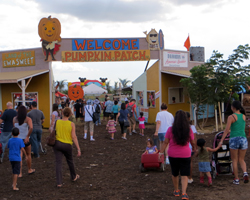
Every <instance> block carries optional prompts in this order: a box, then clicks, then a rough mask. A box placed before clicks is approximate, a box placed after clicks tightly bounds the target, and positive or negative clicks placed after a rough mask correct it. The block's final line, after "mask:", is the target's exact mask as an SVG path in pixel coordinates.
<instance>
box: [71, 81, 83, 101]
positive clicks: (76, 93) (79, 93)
mask: <svg viewBox="0 0 250 200" xmlns="http://www.w3.org/2000/svg"><path fill="white" fill-rule="evenodd" d="M83 95H84V92H83V89H82V88H81V86H80V85H76V84H74V85H71V86H69V90H68V96H69V98H70V99H71V100H74V101H76V100H78V99H82V98H83Z"/></svg>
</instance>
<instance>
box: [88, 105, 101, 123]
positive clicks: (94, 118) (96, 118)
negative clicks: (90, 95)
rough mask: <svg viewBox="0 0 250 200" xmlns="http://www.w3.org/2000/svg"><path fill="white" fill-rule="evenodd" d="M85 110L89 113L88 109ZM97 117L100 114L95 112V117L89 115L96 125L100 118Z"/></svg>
mask: <svg viewBox="0 0 250 200" xmlns="http://www.w3.org/2000/svg"><path fill="white" fill-rule="evenodd" d="M92 108H93V107H92ZM85 110H87V112H88V113H89V111H88V109H86V108H85ZM97 115H98V113H95V112H93V115H91V114H90V113H89V116H90V117H91V118H92V120H93V122H94V123H96V121H97V120H98V116H97Z"/></svg>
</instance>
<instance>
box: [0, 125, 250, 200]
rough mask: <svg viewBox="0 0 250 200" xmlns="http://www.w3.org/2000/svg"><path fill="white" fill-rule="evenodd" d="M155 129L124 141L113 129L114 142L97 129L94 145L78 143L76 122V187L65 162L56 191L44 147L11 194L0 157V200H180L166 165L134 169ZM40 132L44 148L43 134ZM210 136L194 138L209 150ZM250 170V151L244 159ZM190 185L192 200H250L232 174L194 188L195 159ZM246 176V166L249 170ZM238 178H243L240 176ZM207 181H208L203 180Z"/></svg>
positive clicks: (80, 135) (7, 168) (7, 170)
mask: <svg viewBox="0 0 250 200" xmlns="http://www.w3.org/2000/svg"><path fill="white" fill-rule="evenodd" d="M154 128H155V127H154V126H153V125H147V126H146V129H145V137H142V136H139V135H138V134H134V135H132V136H128V140H127V141H125V140H122V139H121V133H120V129H119V128H118V129H117V133H116V135H115V140H113V141H112V140H110V139H109V135H108V133H107V132H106V131H105V126H104V125H101V126H96V127H95V133H94V138H95V139H96V141H95V142H90V141H89V138H88V140H83V124H81V123H80V122H78V123H77V129H76V130H77V135H78V140H79V143H80V147H81V149H82V156H81V157H76V155H77V151H76V148H75V147H74V155H75V156H74V162H75V166H76V172H77V173H78V174H79V175H80V179H79V180H78V181H77V182H71V180H70V175H69V170H68V167H67V163H66V161H64V162H63V182H64V185H63V188H60V189H58V188H56V182H55V165H54V153H53V151H52V148H51V147H46V148H47V150H48V152H47V155H43V154H41V157H40V158H39V159H33V160H32V161H33V168H35V169H36V173H35V174H33V175H28V174H27V166H26V163H24V170H23V177H22V178H19V179H18V187H19V188H20V191H12V188H11V185H12V179H11V165H10V163H9V161H8V158H7V156H5V159H4V162H3V163H2V164H1V165H0V200H10V199H13V200H19V199H25V200H27V199H41V200H44V199H47V200H52V199H53V200H54V199H60V200H64V199H65V200H66V199H84V200H85V199H87V200H88V199H100V200H120V199H121V200H123V199H124V200H125V199H133V200H151V199H152V200H154V199H170V200H171V199H181V197H174V196H173V194H172V193H173V189H174V188H173V184H172V180H171V171H170V166H169V165H167V167H166V171H165V172H158V171H148V172H146V173H141V172H140V171H139V164H140V158H141V154H142V153H143V152H144V151H145V147H146V143H145V141H146V137H151V136H152V134H153V133H154ZM47 134H48V133H47V130H44V134H43V144H44V143H45V138H46V135H47ZM214 135H215V134H211V133H210V134H209V133H207V134H205V135H198V138H200V137H203V138H205V139H206V141H207V143H208V145H209V146H211V147H212V141H213V138H214ZM246 162H247V165H249V162H250V152H249V150H248V152H247V155H246ZM193 171H194V172H193V179H194V182H193V183H192V184H189V185H188V190H187V193H188V195H189V197H190V199H194V200H202V199H206V200H210V199H211V200H216V199H221V200H224V199H225V200H226V199H227V200H228V199H230V200H234V199H235V200H239V199H240V200H245V199H246V200H247V199H250V193H248V191H249V186H250V185H249V184H250V183H249V184H244V183H243V181H242V178H241V180H240V185H233V184H232V180H233V176H232V175H220V176H218V177H216V179H214V180H213V185H212V186H210V187H208V186H207V185H206V184H204V185H202V184H200V183H199V172H198V164H197V159H195V160H194V167H193ZM248 171H249V167H248ZM240 175H242V173H240ZM205 180H206V182H207V179H205Z"/></svg>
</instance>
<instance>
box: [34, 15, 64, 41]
mask: <svg viewBox="0 0 250 200" xmlns="http://www.w3.org/2000/svg"><path fill="white" fill-rule="evenodd" d="M38 34H39V36H40V37H41V38H42V39H43V40H46V41H48V42H53V41H56V40H57V41H58V42H60V41H61V37H60V35H61V23H60V21H59V20H58V19H57V18H51V16H49V17H48V18H42V19H41V20H40V22H39V24H38Z"/></svg>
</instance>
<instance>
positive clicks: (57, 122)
mask: <svg viewBox="0 0 250 200" xmlns="http://www.w3.org/2000/svg"><path fill="white" fill-rule="evenodd" d="M81 103H82V102H79V101H77V102H76V103H74V102H72V101H71V102H68V104H67V105H65V107H64V109H62V110H61V109H60V108H59V106H60V105H58V104H54V105H53V110H52V115H51V125H50V128H49V131H50V132H52V131H53V130H56V143H55V145H54V147H53V150H54V153H55V163H56V184H57V187H62V158H63V156H64V157H65V158H66V160H67V164H68V166H69V170H70V176H71V179H72V181H77V180H78V179H79V178H80V176H79V175H78V174H77V173H76V171H75V166H74V162H73V154H72V145H73V143H74V144H75V146H76V148H77V152H78V153H77V156H81V149H80V146H79V143H78V139H77V136H76V131H75V130H76V129H75V123H74V122H72V121H71V120H70V117H71V116H73V115H74V116H75V118H76V121H77V119H78V118H83V119H82V120H84V136H83V139H85V140H86V139H87V137H88V132H89V134H90V137H89V139H90V141H95V139H94V127H95V126H98V125H101V124H102V123H105V124H104V125H105V126H106V129H107V131H108V133H109V134H110V139H111V140H114V139H115V133H116V132H117V125H118V124H119V126H120V129H121V138H122V139H124V140H127V132H128V133H129V135H132V134H133V133H134V134H135V133H137V132H136V120H138V121H139V129H140V133H139V134H140V135H141V136H144V129H145V117H143V113H139V115H138V114H137V111H136V101H135V99H131V100H130V102H128V101H126V102H125V103H121V102H119V100H118V99H114V100H113V101H111V100H110V98H109V97H108V96H107V97H106V98H105V102H104V103H103V104H101V102H100V101H99V99H98V98H96V99H95V100H94V101H93V100H90V99H89V100H88V101H87V102H86V103H85V104H84V105H83V106H82V105H81ZM71 105H72V106H71ZM79 105H80V106H79ZM231 109H232V111H233V114H232V115H230V116H229V117H228V120H227V125H226V129H225V131H224V134H223V136H222V138H221V142H220V143H219V145H218V146H217V147H216V148H214V149H213V148H210V147H207V146H206V141H205V140H204V139H203V138H200V139H198V140H197V139H196V133H197V131H196V129H195V126H193V125H192V124H191V123H190V122H191V121H190V114H189V113H187V112H184V111H182V110H179V111H177V112H176V113H175V117H174V116H173V115H172V114H171V113H170V112H168V107H167V105H166V104H165V103H163V104H162V105H161V111H160V112H158V113H157V116H156V128H155V133H154V135H155V136H158V138H159V141H160V146H159V150H158V149H157V147H156V146H154V144H153V141H152V140H151V139H147V145H146V151H145V153H148V154H151V153H159V158H160V156H161V155H163V154H165V156H166V159H165V161H166V164H170V166H171V172H172V181H173V185H174V196H180V190H179V175H180V176H181V185H182V199H189V198H188V195H187V186H188V183H192V182H193V179H192V160H193V158H194V157H195V156H197V157H198V159H199V171H200V183H204V175H205V174H206V175H207V177H208V185H211V184H212V178H211V174H210V171H211V167H210V160H209V152H215V151H217V150H218V149H219V148H221V146H222V144H223V141H224V139H225V137H226V136H227V134H228V133H229V131H230V129H231V132H230V141H229V148H230V153H231V159H232V164H233V172H234V176H235V178H234V180H233V183H234V184H237V185H238V184H239V183H240V181H239V175H238V174H239V173H238V167H237V166H238V163H240V166H241V168H242V171H243V180H244V183H247V182H248V181H249V180H248V173H247V168H246V163H245V161H244V159H245V155H246V150H247V148H248V142H247V139H246V134H245V120H246V117H245V111H244V109H243V108H242V106H241V103H240V102H239V101H234V102H233V103H232V106H231ZM102 111H103V121H101V113H102ZM2 122H4V127H3V131H2V134H1V138H0V139H1V143H2V145H3V147H2V148H3V154H2V157H1V162H3V158H4V151H5V148H6V145H7V147H8V148H9V160H10V162H11V165H12V169H13V185H12V186H13V190H18V188H17V187H16V182H17V177H22V160H23V158H24V157H25V159H26V162H27V166H28V174H34V173H35V169H33V168H32V158H31V152H33V155H34V158H39V156H40V155H39V146H40V143H41V136H42V123H43V122H44V115H43V113H42V111H40V110H38V109H37V103H36V102H35V101H34V102H32V104H31V111H30V112H29V113H27V109H26V107H25V106H22V105H21V106H19V108H18V111H17V112H16V110H14V109H13V105H12V103H11V102H8V103H7V110H6V111H5V112H4V113H3V115H2V117H1V119H0V123H2ZM13 127H14V128H13ZM198 148H199V150H198Z"/></svg>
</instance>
